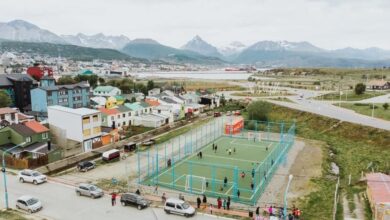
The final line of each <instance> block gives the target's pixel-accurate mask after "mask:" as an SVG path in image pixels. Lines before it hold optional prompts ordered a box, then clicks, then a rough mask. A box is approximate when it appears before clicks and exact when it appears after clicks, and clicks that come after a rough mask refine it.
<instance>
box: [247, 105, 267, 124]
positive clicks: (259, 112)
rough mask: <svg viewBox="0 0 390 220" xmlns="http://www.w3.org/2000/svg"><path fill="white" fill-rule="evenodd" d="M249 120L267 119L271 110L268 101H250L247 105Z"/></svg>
mask: <svg viewBox="0 0 390 220" xmlns="http://www.w3.org/2000/svg"><path fill="white" fill-rule="evenodd" d="M247 110H248V115H249V120H258V121H267V120H268V114H269V113H270V112H271V110H272V106H271V104H270V103H268V102H265V101H255V102H252V103H251V104H250V105H249V106H248V107H247Z"/></svg>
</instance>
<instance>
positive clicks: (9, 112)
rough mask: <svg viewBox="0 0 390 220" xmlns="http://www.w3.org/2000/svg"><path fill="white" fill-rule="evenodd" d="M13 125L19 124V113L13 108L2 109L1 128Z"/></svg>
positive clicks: (0, 115)
mask: <svg viewBox="0 0 390 220" xmlns="http://www.w3.org/2000/svg"><path fill="white" fill-rule="evenodd" d="M11 124H19V115H18V111H17V110H16V109H13V108H9V107H6V108H0V127H5V126H8V125H11Z"/></svg>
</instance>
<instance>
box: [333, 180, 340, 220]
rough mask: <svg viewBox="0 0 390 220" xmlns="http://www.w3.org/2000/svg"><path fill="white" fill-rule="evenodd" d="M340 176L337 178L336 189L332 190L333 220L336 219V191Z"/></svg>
mask: <svg viewBox="0 0 390 220" xmlns="http://www.w3.org/2000/svg"><path fill="white" fill-rule="evenodd" d="M339 183H340V177H338V178H337V183H336V190H335V191H334V203H333V220H336V213H337V193H338V190H339Z"/></svg>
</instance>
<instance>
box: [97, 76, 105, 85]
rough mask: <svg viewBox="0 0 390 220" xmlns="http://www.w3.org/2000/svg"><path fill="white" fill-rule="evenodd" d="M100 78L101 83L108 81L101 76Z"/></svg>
mask: <svg viewBox="0 0 390 220" xmlns="http://www.w3.org/2000/svg"><path fill="white" fill-rule="evenodd" d="M98 80H99V83H100V84H104V83H105V82H106V80H104V78H101V77H99V79H98Z"/></svg>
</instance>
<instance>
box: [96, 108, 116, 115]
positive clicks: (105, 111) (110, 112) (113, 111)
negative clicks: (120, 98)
mask: <svg viewBox="0 0 390 220" xmlns="http://www.w3.org/2000/svg"><path fill="white" fill-rule="evenodd" d="M99 111H100V112H101V113H103V114H106V115H115V114H119V113H120V112H119V111H118V110H117V109H116V108H111V109H107V108H99Z"/></svg>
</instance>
